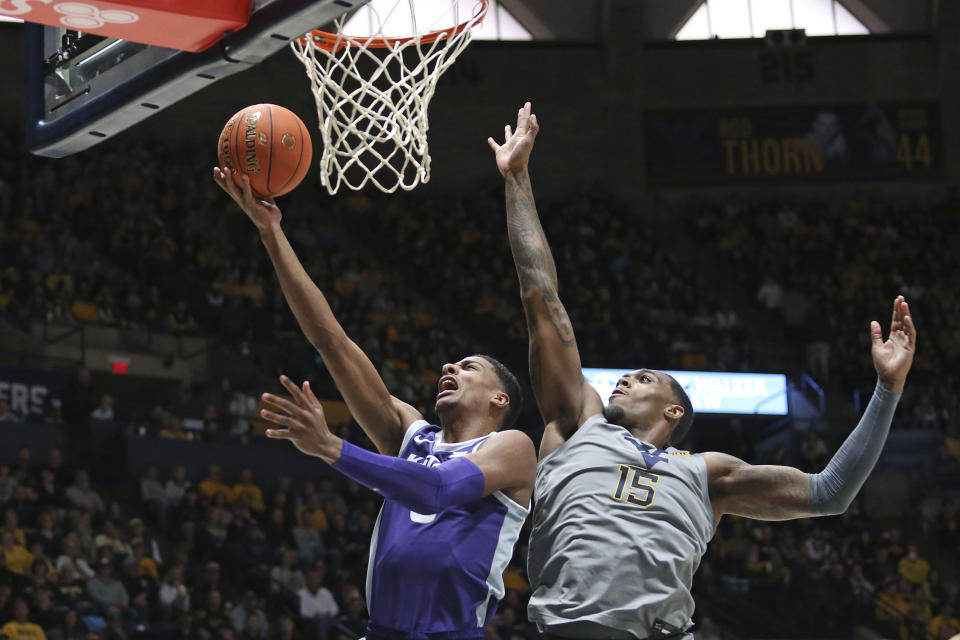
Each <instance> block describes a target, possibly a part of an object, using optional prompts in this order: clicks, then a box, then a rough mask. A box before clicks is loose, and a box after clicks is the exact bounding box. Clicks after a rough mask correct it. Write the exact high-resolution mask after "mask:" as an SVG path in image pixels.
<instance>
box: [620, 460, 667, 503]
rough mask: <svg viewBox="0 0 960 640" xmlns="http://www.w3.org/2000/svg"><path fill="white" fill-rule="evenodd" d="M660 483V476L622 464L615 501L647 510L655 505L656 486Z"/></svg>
mask: <svg viewBox="0 0 960 640" xmlns="http://www.w3.org/2000/svg"><path fill="white" fill-rule="evenodd" d="M658 482H660V476H658V475H657V474H655V473H651V472H649V471H647V470H646V469H641V468H640V467H631V466H629V465H625V464H622V465H620V476H619V478H618V480H617V490H616V492H614V494H613V499H614V500H616V501H617V502H626V503H627V504H631V505H633V506H635V507H639V508H641V509H646V508H647V507H649V506H650V505H651V504H653V499H654V497H655V496H656V495H657V489H656V487H655V486H654V485H655V484H657V483H658Z"/></svg>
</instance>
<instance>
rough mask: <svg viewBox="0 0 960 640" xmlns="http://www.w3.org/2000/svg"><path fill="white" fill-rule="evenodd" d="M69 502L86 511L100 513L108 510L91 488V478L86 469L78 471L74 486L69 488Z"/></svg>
mask: <svg viewBox="0 0 960 640" xmlns="http://www.w3.org/2000/svg"><path fill="white" fill-rule="evenodd" d="M67 500H68V501H70V504H72V505H73V506H75V507H77V508H78V509H83V510H84V511H90V512H93V513H100V512H102V511H104V510H105V509H106V506H105V505H104V504H103V500H102V499H101V498H100V494H99V493H97V492H96V491H95V490H93V489H91V488H90V476H89V474H88V473H87V471H86V469H80V470H79V471H77V475H76V479H75V480H74V481H73V484H72V485H70V486H69V487H67Z"/></svg>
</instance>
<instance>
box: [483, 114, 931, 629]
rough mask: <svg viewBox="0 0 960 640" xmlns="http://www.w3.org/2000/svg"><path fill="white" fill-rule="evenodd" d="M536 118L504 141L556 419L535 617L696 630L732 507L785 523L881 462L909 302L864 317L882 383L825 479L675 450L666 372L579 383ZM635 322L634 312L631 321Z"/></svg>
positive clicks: (525, 289) (681, 406)
mask: <svg viewBox="0 0 960 640" xmlns="http://www.w3.org/2000/svg"><path fill="white" fill-rule="evenodd" d="M538 130H539V125H538V123H537V118H536V116H535V115H533V114H532V113H531V107H530V103H527V104H526V105H525V106H524V108H523V109H521V110H520V112H519V114H518V117H517V128H516V131H511V129H510V127H509V126H507V127H506V138H505V141H504V144H503V145H499V144H497V143H496V142H495V141H494V140H493V139H492V138H491V139H490V140H489V143H490V146H491V147H492V148H493V149H494V151H495V153H496V161H497V167H498V168H499V170H500V172H501V173H502V174H503V176H504V178H505V180H506V201H507V228H508V234H509V238H510V247H511V250H512V252H513V259H514V262H515V264H516V268H517V273H518V275H519V279H520V288H521V294H522V300H523V308H524V312H525V313H526V316H527V325H528V329H529V333H530V379H531V383H532V386H533V390H534V394H535V395H536V397H537V404H538V405H539V407H540V412H541V414H542V415H543V419H544V422H545V423H546V430H545V432H544V436H543V441H542V442H541V444H540V461H539V463H538V465H537V480H536V484H535V488H534V504H535V508H534V513H533V529H532V531H531V533H530V553H529V557H528V562H527V564H528V573H529V577H530V583H531V586H532V587H533V595H532V596H531V598H530V604H529V608H528V612H529V616H530V619H531V620H532V621H534V622H536V623H537V624H538V626H539V627H540V628H541V629H542V630H543V631H545V632H546V634H547V636H548V637H561V638H606V639H615V640H621V639H622V640H627V639H631V638H632V639H637V638H639V639H645V638H651V639H652V638H661V639H662V638H684V639H685V640H687V639H689V638H692V636H691V635H690V634H689V633H688V629H689V628H690V625H691V615H692V614H693V598H691V596H690V586H691V583H692V580H693V574H694V572H695V571H696V569H697V566H698V565H699V563H700V558H701V557H702V556H703V553H704V552H705V551H706V547H707V543H708V542H709V540H710V539H711V538H712V537H713V533H714V530H715V528H716V524H717V522H719V520H720V518H721V517H722V516H723V514H725V513H730V514H735V515H739V516H744V517H747V518H756V519H761V520H789V519H793V518H806V517H811V516H822V515H833V514H839V513H843V512H844V511H846V509H847V507H848V506H849V505H850V503H851V501H852V500H853V498H854V497H855V496H856V494H857V492H858V491H859V490H860V487H861V486H863V483H864V481H865V480H866V478H867V476H868V475H869V474H870V471H871V470H872V469H873V466H874V464H875V463H876V461H877V458H878V457H879V456H880V451H881V449H882V448H883V443H884V441H885V440H886V436H887V432H888V431H889V428H890V423H891V421H892V419H893V413H894V409H895V408H896V405H897V401H898V400H899V397H900V393H901V392H902V391H903V385H904V382H905V381H906V377H907V372H908V371H909V370H910V366H911V364H912V362H913V355H914V351H915V346H916V329H915V328H914V324H913V319H912V318H911V317H910V309H909V307H908V306H907V302H906V300H904V299H903V296H899V297H897V299H896V300H895V301H894V303H893V320H892V324H891V327H890V335H889V338H888V339H887V340H886V341H884V340H883V336H882V333H881V327H880V324H879V323H877V322H872V323H871V324H870V336H871V342H872V355H873V364H874V368H875V369H876V371H877V387H876V390H875V391H874V394H873V397H872V398H871V400H870V403H869V405H868V406H867V409H866V411H865V412H864V415H863V417H862V418H861V420H860V423H859V424H858V425H857V427H856V428H855V429H854V430H853V432H852V433H851V434H850V435H849V437H848V438H847V440H846V442H844V444H843V445H842V446H841V447H840V449H839V451H837V453H836V455H834V457H833V459H832V460H830V462H829V463H828V464H827V467H826V468H825V469H824V470H823V471H822V472H821V473H817V474H807V473H803V472H802V471H800V470H798V469H794V468H791V467H782V466H767V465H763V466H754V465H750V464H747V463H745V462H743V461H742V460H739V459H737V458H735V457H733V456H729V455H726V454H723V453H715V452H708V453H703V454H691V453H690V452H686V451H678V450H676V449H674V448H673V447H672V446H671V445H673V444H676V443H677V442H679V441H680V440H681V439H682V438H683V436H684V434H685V433H686V432H687V430H688V429H689V428H690V425H691V423H692V421H693V409H692V407H691V404H690V399H689V398H688V397H687V394H686V392H685V391H684V390H683V388H682V387H681V386H680V385H679V384H678V383H677V381H676V380H675V379H673V378H672V377H671V376H669V375H667V374H665V373H662V372H660V371H653V370H649V369H639V370H637V371H633V372H631V373H629V374H627V375H625V376H623V377H622V378H621V379H620V380H619V381H618V383H617V386H616V388H615V390H614V392H613V395H611V396H610V399H609V401H608V404H607V406H606V407H604V405H603V403H602V402H601V400H600V396H599V395H598V394H597V392H596V391H595V390H594V389H593V387H591V386H590V385H589V384H588V383H587V381H586V380H585V379H584V377H583V374H582V373H581V368H580V353H579V351H578V349H577V342H576V339H575V337H574V334H573V328H572V326H571V323H570V319H569V317H568V316H567V312H566V310H565V309H564V306H563V303H562V302H560V298H559V296H558V293H557V271H556V266H555V264H554V261H553V256H552V254H551V252H550V247H549V245H548V244H547V240H546V237H545V235H544V233H543V229H542V227H541V225H540V219H539V217H538V214H537V210H536V206H535V204H534V199H533V189H532V187H531V184H530V175H529V172H528V162H529V159H530V152H531V151H532V149H533V143H534V139H535V138H536V135H537V132H538ZM634 320H637V319H634Z"/></svg>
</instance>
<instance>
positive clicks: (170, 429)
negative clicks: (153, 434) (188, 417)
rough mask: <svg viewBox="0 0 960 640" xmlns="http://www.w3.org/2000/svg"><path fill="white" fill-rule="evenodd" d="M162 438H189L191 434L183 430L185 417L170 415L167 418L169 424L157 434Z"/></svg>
mask: <svg viewBox="0 0 960 640" xmlns="http://www.w3.org/2000/svg"><path fill="white" fill-rule="evenodd" d="M157 435H159V436H160V437H161V438H171V439H174V440H188V439H189V438H190V436H189V435H188V434H187V432H186V431H184V430H183V418H181V417H179V416H170V417H169V419H167V425H166V426H165V427H164V428H162V429H160V432H159V433H158V434H157Z"/></svg>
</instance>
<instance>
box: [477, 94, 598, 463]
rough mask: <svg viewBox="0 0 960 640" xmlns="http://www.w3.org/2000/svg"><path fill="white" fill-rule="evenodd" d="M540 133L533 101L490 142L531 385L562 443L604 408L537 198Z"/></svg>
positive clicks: (551, 427)
mask: <svg viewBox="0 0 960 640" xmlns="http://www.w3.org/2000/svg"><path fill="white" fill-rule="evenodd" d="M539 131H540V125H539V123H538V122H537V116H536V115H535V114H533V113H532V112H531V106H530V103H529V102H528V103H527V104H526V105H524V107H523V108H522V109H520V111H519V113H518V114H517V126H516V130H515V131H514V130H512V129H511V127H510V125H507V126H506V127H505V128H504V133H505V141H504V143H503V144H502V145H499V144H497V143H496V142H495V141H494V140H493V138H490V139H488V142H489V144H490V147H491V148H492V149H493V150H494V152H495V153H496V161H497V168H498V169H499V170H500V173H501V174H503V177H504V180H505V182H506V205H507V234H508V237H509V240H510V250H511V253H512V254H513V261H514V264H515V265H516V269H517V276H518V278H519V280H520V292H521V299H522V302H523V310H524V314H525V316H526V320H527V330H528V332H529V335H530V381H531V384H532V386H533V391H534V395H535V396H536V398H537V404H538V406H539V407H540V413H541V414H542V415H543V418H544V421H545V422H546V424H547V429H548V434H550V433H551V431H553V432H558V435H559V436H560V439H561V441H562V439H565V438H567V437H569V436H570V435H571V434H572V433H573V432H574V431H575V430H576V429H577V427H578V426H579V425H580V424H582V422H583V420H584V419H585V418H586V417H587V416H589V415H592V414H593V413H598V412H600V411H602V409H603V404H602V403H601V402H600V397H599V396H598V395H597V393H596V392H595V391H594V390H593V388H592V387H590V385H589V384H587V382H586V380H585V379H584V378H583V375H582V373H581V369H580V366H581V365H580V353H579V351H578V350H577V341H576V337H575V336H574V332H573V325H572V323H571V322H570V317H569V316H568V315H567V311H566V309H565V308H564V306H563V303H562V302H561V301H560V296H559V293H558V282H557V268H556V264H555V262H554V259H553V254H552V253H551V251H550V245H549V243H548V242H547V237H546V235H545V234H544V232H543V227H542V225H541V224H540V217H539V215H538V213H537V207H536V203H535V202H534V198H533V187H532V185H531V182H530V173H529V161H530V153H531V151H532V150H533V143H534V140H535V139H536V137H537V133H538V132H539ZM545 437H546V436H545ZM542 455H545V454H544V449H543V446H541V456H542Z"/></svg>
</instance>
